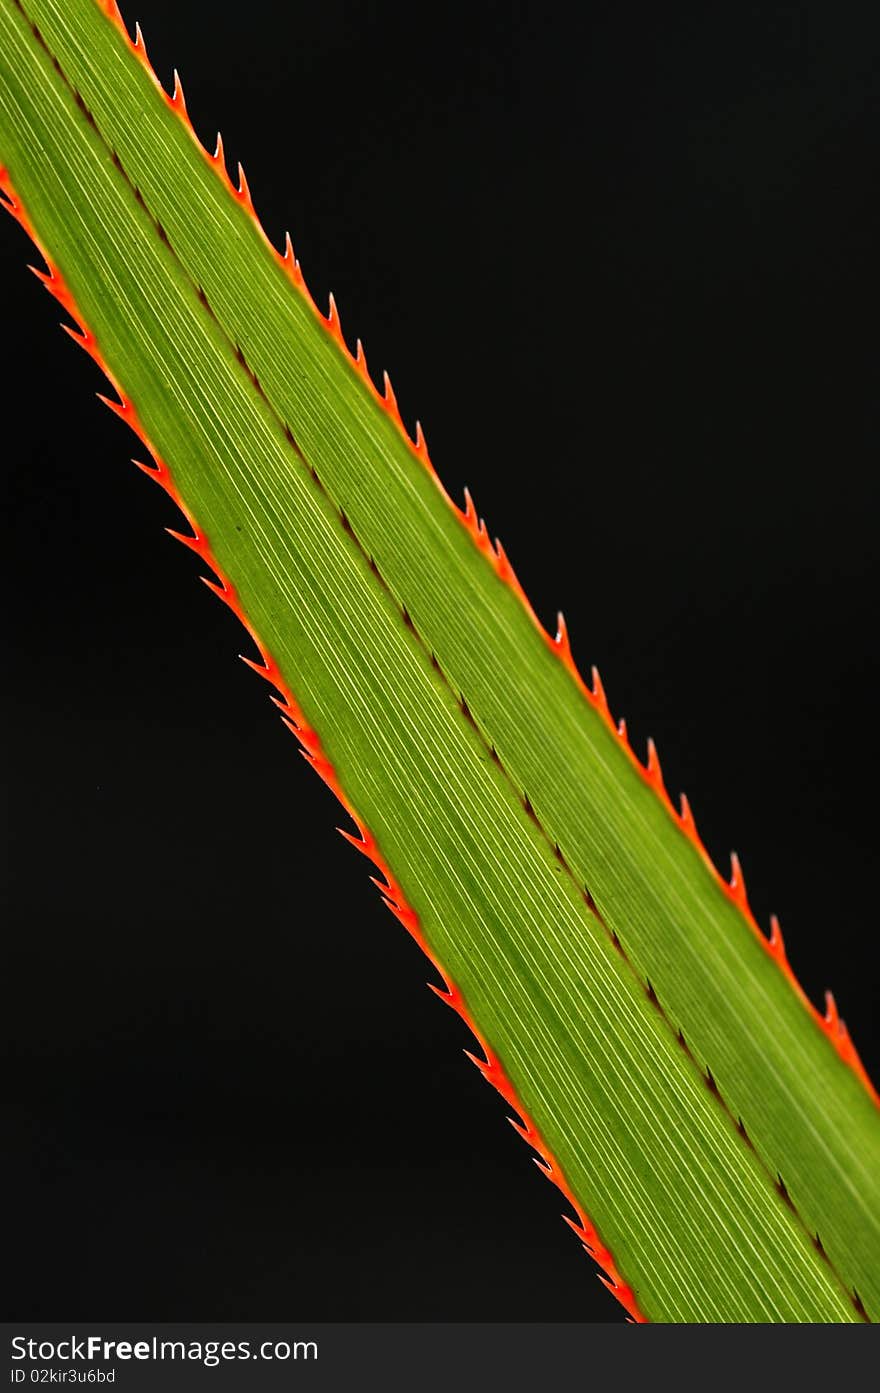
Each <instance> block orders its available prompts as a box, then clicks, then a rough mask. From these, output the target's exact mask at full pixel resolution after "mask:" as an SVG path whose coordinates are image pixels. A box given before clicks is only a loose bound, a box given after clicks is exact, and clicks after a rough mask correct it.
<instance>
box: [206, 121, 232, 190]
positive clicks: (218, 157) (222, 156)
mask: <svg viewBox="0 0 880 1393" xmlns="http://www.w3.org/2000/svg"><path fill="white" fill-rule="evenodd" d="M210 158H211V159H212V160H213V162H214V164H215V165H217V168H218V170H219V171H220V173H221V174H222V175H223V176H224V181H228V175H227V172H226V151H225V150H224V149H223V137H222V135H221V134H220V132H219V131H218V132H217V144H216V145H215V147H214V153H213V155H211V157H210Z"/></svg>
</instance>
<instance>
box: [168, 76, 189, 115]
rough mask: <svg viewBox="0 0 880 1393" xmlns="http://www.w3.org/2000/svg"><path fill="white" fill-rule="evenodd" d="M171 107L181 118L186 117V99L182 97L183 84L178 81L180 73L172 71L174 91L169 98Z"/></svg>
mask: <svg viewBox="0 0 880 1393" xmlns="http://www.w3.org/2000/svg"><path fill="white" fill-rule="evenodd" d="M169 101H170V102H171V105H172V106H173V107H174V108H175V110H176V111H178V112H179V113H180V115H181V116H186V114H187V112H186V98H185V97H184V95H183V83H182V82H181V80H180V73H179V72H178V71H177V69H176V68H175V69H174V91H173V92H172V93H171V96H170V98H169Z"/></svg>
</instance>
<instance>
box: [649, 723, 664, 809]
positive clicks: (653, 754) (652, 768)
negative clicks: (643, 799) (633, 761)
mask: <svg viewBox="0 0 880 1393" xmlns="http://www.w3.org/2000/svg"><path fill="white" fill-rule="evenodd" d="M645 768H646V773H647V775H648V779H649V780H650V782H651V783H652V784H653V785H654V787H655V788H656V789H657V791H658V792H659V791H660V790H661V789H662V790H663V794H664V797H665V793H666V790H665V788H664V784H663V770H662V769H661V768H660V756H659V755H658V753H657V746H656V745H655V744H654V741H653V740H652V739H651V737H650V735H649V736H648V763H647V765H646V766H645Z"/></svg>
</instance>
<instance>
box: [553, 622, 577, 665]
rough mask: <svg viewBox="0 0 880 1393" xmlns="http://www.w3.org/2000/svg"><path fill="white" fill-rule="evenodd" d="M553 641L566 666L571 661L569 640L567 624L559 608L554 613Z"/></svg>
mask: <svg viewBox="0 0 880 1393" xmlns="http://www.w3.org/2000/svg"><path fill="white" fill-rule="evenodd" d="M553 642H554V644H555V645H556V649H557V651H558V653H559V656H560V658H561V659H562V661H563V662H564V663H565V665H566V667H567V666H568V664H569V663H570V662H571V661H572V657H571V641H570V639H569V637H568V625H567V624H566V622H565V615H564V614H563V613H562V610H561V609H560V610H558V611H557V614H556V637H555V639H554V640H553Z"/></svg>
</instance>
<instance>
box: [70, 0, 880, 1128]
mask: <svg viewBox="0 0 880 1393" xmlns="http://www.w3.org/2000/svg"><path fill="white" fill-rule="evenodd" d="M96 3H97V4H98V5H99V7H100V8H101V10H102V11H103V12H104V13H105V14H106V15H107V17H108V18H109V19H110V20H111V21H112V22H113V24H114V25H115V26H116V28H117V29H118V30H119V32H120V34H121V35H122V37H123V38H124V40H125V42H126V44H127V45H128V47H129V49H130V50H131V52H132V53H133V54H134V55H135V57H136V58H137V59H138V61H139V62H140V63H141V64H142V66H143V67H144V68H145V69H146V71H147V72H148V73H149V75H150V77H151V78H152V79H153V81H154V82H155V84H156V86H157V87H158V89H159V91H160V92H161V94H162V96H163V97H164V99H165V101H166V102H167V103H168V105H169V106H170V107H171V108H172V110H173V111H175V112H176V114H177V115H178V116H179V117H180V119H181V121H182V122H183V124H184V126H185V127H186V129H187V131H188V132H189V133H190V135H191V136H192V138H193V140H194V141H195V143H196V146H197V147H198V149H199V151H200V152H201V153H202V155H203V156H204V157H205V159H206V160H207V161H208V163H209V164H210V165H211V167H212V168H213V169H214V171H215V172H216V174H217V175H218V176H219V178H220V180H221V182H222V183H223V184H224V186H225V187H226V189H227V190H228V191H229V193H230V195H231V196H232V198H233V199H234V200H235V202H236V203H238V204H240V205H241V206H242V207H243V208H244V209H245V211H246V212H247V214H248V216H249V217H250V218H251V220H252V222H253V224H254V226H255V227H256V229H257V231H258V232H259V234H260V236H261V237H262V239H263V241H264V242H265V244H266V246H267V247H268V248H269V251H270V252H271V253H272V255H273V256H274V257H275V259H276V260H277V261H278V262H279V263H280V264H281V266H282V267H283V268H284V270H285V271H286V273H287V275H288V277H289V278H290V280H291V282H292V283H293V285H294V287H295V289H296V290H297V291H298V292H299V293H300V294H301V295H302V296H303V297H304V298H305V300H306V302H307V303H308V305H309V306H310V307H311V309H312V310H313V311H314V313H315V315H316V317H317V319H318V321H319V322H320V323H321V325H322V326H323V327H324V329H325V330H326V331H327V333H329V335H330V337H331V338H332V339H333V340H334V342H335V343H336V344H337V345H338V347H339V348H340V349H341V350H342V353H343V354H344V355H345V357H346V359H347V360H348V362H349V363H350V364H351V366H352V367H353V368H354V370H355V371H356V372H357V373H358V375H359V376H360V377H361V378H362V379H363V381H364V383H365V385H366V386H367V387H368V389H369V390H370V392H372V394H373V397H374V398H375V400H376V401H377V402H378V404H379V406H381V407H382V409H383V410H384V411H385V412H386V413H387V415H388V416H389V417H390V419H391V420H392V421H393V423H394V425H395V426H396V427H397V429H398V430H399V432H400V435H401V436H402V438H403V439H404V441H405V442H406V444H407V445H408V446H409V448H410V450H411V451H412V452H413V454H414V455H415V457H416V458H417V459H418V460H419V462H420V463H421V464H422V465H423V466H424V468H425V469H426V470H427V471H428V473H429V474H430V476H431V478H432V479H433V480H434V482H435V483H436V485H437V487H438V488H439V490H440V492H441V494H442V495H443V498H444V499H445V500H446V502H447V503H448V505H449V507H450V508H451V509H452V511H453V512H454V513H455V516H456V517H457V518H458V519H459V521H460V522H461V523H462V525H463V526H464V527H465V529H466V530H467V532H468V533H469V534H470V536H471V538H472V539H473V541H474V544H475V545H476V547H477V548H478V550H479V551H480V552H482V554H483V556H485V558H486V560H487V561H488V562H489V563H490V565H491V566H492V568H493V570H494V571H495V573H496V575H497V576H498V578H499V580H501V581H502V582H503V583H504V584H505V585H507V586H508V587H509V588H510V589H511V590H512V591H513V593H514V594H515V595H516V596H517V598H518V599H519V600H520V601H521V603H522V605H523V607H524V609H525V610H526V612H527V614H528V615H529V617H530V618H531V620H532V621H533V623H534V624H535V625H536V627H537V629H538V631H539V632H540V634H541V636H542V638H543V639H544V640H545V642H546V643H547V644H548V646H549V647H550V649H551V650H552V651H553V652H554V653H555V654H556V655H557V656H558V657H559V658H560V660H561V661H562V663H563V666H564V667H565V668H566V669H567V671H568V672H569V673H570V674H571V676H572V678H573V679H574V682H575V684H576V686H577V688H578V690H579V691H580V692H581V693H582V695H583V696H584V697H585V698H586V700H587V702H588V703H589V705H590V706H591V707H592V708H593V709H594V710H596V711H598V712H599V714H600V716H602V717H603V719H604V720H605V722H606V724H607V725H608V728H609V730H610V731H611V733H612V734H613V735H614V736H615V737H616V739H617V740H618V741H619V743H620V744H621V745H622V747H623V749H624V750H625V752H626V754H627V756H628V757H629V759H630V761H631V763H632V764H633V766H634V767H635V768H636V769H637V770H638V772H639V774H640V775H641V776H642V778H643V779H644V780H645V782H646V783H647V784H648V785H649V786H650V787H651V788H653V789H654V791H655V793H656V794H657V795H658V797H659V798H660V801H661V803H662V804H663V805H664V807H665V808H666V809H667V811H668V812H669V814H670V815H671V817H672V818H673V820H674V822H675V824H676V826H677V827H678V828H679V830H680V831H681V832H682V833H683V834H684V835H685V837H687V839H688V841H690V842H691V843H692V844H693V846H694V847H696V849H697V851H698V852H699V853H700V856H701V858H702V860H703V861H704V862H705V864H706V866H707V867H708V869H709V872H710V874H711V875H712V877H713V879H714V880H716V881H717V883H718V885H719V886H720V887H721V889H722V891H723V892H724V894H725V895H726V896H727V898H728V899H729V900H731V902H732V903H733V904H734V905H736V906H737V908H738V909H740V910H741V912H742V914H743V917H744V919H745V921H746V924H747V925H748V927H749V929H750V930H751V931H752V932H753V933H754V934H755V935H756V937H757V939H758V941H759V942H760V944H761V946H762V947H763V948H764V950H765V951H766V952H767V954H768V955H769V956H770V957H771V958H772V959H773V961H774V962H775V963H776V964H777V965H778V967H779V968H780V970H781V971H782V973H783V976H784V977H785V978H786V980H787V981H788V982H789V984H790V985H791V987H792V988H793V990H794V992H795V994H796V995H797V996H798V997H799V999H800V1000H801V1002H802V1003H803V1005H804V1006H805V1007H806V1009H807V1010H808V1011H809V1013H810V1015H811V1016H812V1018H813V1020H814V1021H815V1022H816V1024H817V1025H818V1027H819V1029H820V1030H821V1031H822V1032H823V1034H824V1035H825V1036H827V1038H828V1039H829V1040H830V1042H831V1044H832V1045H833V1046H834V1049H835V1050H836V1051H837V1053H838V1054H839V1056H840V1058H841V1059H842V1060H843V1062H844V1063H845V1064H847V1065H848V1066H849V1068H851V1069H852V1070H853V1072H854V1073H855V1074H856V1075H857V1077H858V1078H859V1079H860V1080H861V1082H862V1083H863V1084H864V1086H865V1088H866V1089H867V1091H868V1093H869V1094H870V1096H871V1097H872V1098H873V1099H874V1102H875V1103H877V1104H878V1106H880V1094H878V1093H877V1090H876V1089H875V1088H874V1085H873V1084H872V1082H871V1080H870V1078H869V1077H868V1073H867V1070H866V1069H865V1066H864V1065H863V1064H862V1061H861V1059H860V1058H859V1055H858V1052H857V1051H856V1048H855V1045H854V1044H853V1042H852V1040H851V1039H850V1035H849V1032H848V1030H847V1028H846V1025H845V1024H844V1022H843V1021H842V1020H841V1019H840V1017H839V1016H838V1014H837V1008H836V1006H835V1005H834V998H833V997H832V996H831V993H830V992H828V993H826V1011H825V1014H824V1015H823V1014H822V1013H821V1012H820V1011H818V1010H817V1009H816V1007H815V1006H814V1005H813V1003H812V1002H811V1001H810V999H809V997H808V996H807V994H806V992H805V991H804V989H803V987H802V986H801V984H800V983H799V982H798V980H797V978H796V976H795V974H794V972H793V970H792V968H791V965H790V964H789V962H788V959H787V957H786V954H785V948H784V946H783V943H782V935H781V933H780V932H779V925H778V922H777V921H776V919H775V917H774V918H773V919H772V921H771V935H770V938H769V939H768V938H767V936H766V934H764V933H763V932H762V930H761V928H760V927H759V925H758V924H757V922H756V920H755V918H754V916H753V914H752V912H751V910H750V908H749V905H748V900H747V899H746V894H745V886H744V883H743V879H742V870H741V868H740V866H739V862H738V860H737V858H736V855H735V854H734V855H733V856H732V858H731V866H732V874H731V879H730V881H727V880H725V878H724V876H723V875H722V874H721V872H720V871H719V870H718V868H717V866H716V865H715V863H714V861H713V860H712V858H711V857H710V856H709V853H708V852H707V850H706V848H705V846H704V845H703V841H702V839H701V837H700V835H699V833H698V832H697V828H696V824H695V822H694V819H693V814H692V813H691V809H690V805H689V803H688V801H687V798H686V797H685V795H684V794H682V795H681V811H680V812H678V811H677V810H676V808H675V807H674V806H673V804H672V802H671V800H670V798H669V795H668V793H667V792H666V788H665V785H664V783H663V776H662V774H661V772H660V761H659V759H658V757H657V751H656V748H655V746H654V742H653V741H652V740H649V742H648V763H647V765H643V764H642V762H641V760H640V759H639V758H638V756H637V755H636V753H635V751H634V750H633V748H632V746H631V745H630V743H629V740H628V738H627V733H626V724H625V722H624V721H622V720H621V721H620V722H619V723H617V724H615V722H614V719H613V717H612V715H611V712H610V710H609V707H608V701H607V699H606V697H605V692H604V690H603V688H602V683H601V681H600V678H599V674H598V672H597V670H596V668H595V667H594V668H593V669H592V681H593V685H592V687H590V686H588V685H587V683H586V682H585V681H584V679H583V677H582V676H581V673H580V671H579V669H578V667H577V664H576V662H575V660H574V657H573V655H572V651H571V645H570V643H569V638H568V632H567V629H566V626H565V620H564V618H563V616H562V613H561V612H560V614H559V625H558V630H557V633H556V636H555V638H554V637H553V636H551V635H550V634H549V633H548V632H547V630H546V629H545V628H544V626H543V624H542V623H541V621H540V620H539V618H538V616H537V615H536V613H535V611H534V609H533V607H532V604H531V601H530V600H529V598H528V596H527V595H526V593H525V591H524V590H523V587H522V586H521V585H520V582H519V580H518V579H517V576H516V572H515V571H514V569H513V567H512V566H511V564H510V561H509V560H508V557H507V554H506V552H505V551H504V548H503V546H502V545H501V542H500V541H499V540H498V538H497V537H496V538H495V540H494V542H493V540H492V539H491V538H490V536H489V533H488V531H487V528H486V524H485V522H484V521H483V519H482V518H481V517H479V516H478V514H477V510H476V508H475V506H474V503H473V499H472V498H471V495H470V493H469V491H468V490H467V489H465V493H464V500H465V506H464V508H463V509H462V508H459V507H458V505H457V503H455V502H454V500H453V499H452V498H450V496H449V494H448V493H447V492H446V489H445V487H444V485H443V483H442V481H441V479H440V477H439V475H438V474H437V471H436V470H435V468H434V466H433V464H432V463H431V458H430V456H429V454H428V446H427V443H426V441H425V437H424V433H423V431H422V427H421V424H420V423H419V422H418V421H416V433H415V440H412V439H411V438H410V435H409V432H408V431H407V429H406V426H405V425H404V423H403V419H402V417H401V415H400V411H399V409H398V406H397V399H396V397H395V395H394V391H393V388H392V386H391V381H390V378H389V376H388V374H387V372H386V373H384V375H383V385H384V392H380V391H379V390H378V388H377V387H376V385H375V383H374V382H373V379H372V377H371V376H370V373H369V371H368V369H367V359H366V356H365V354H364V350H363V345H362V344H361V341H360V339H358V341H357V344H356V349H355V352H354V353H352V352H351V350H350V349H349V347H348V344H347V343H346V341H345V337H344V335H343V332H342V325H341V324H340V320H339V311H338V310H337V308H336V301H335V300H334V298H333V296H332V295H331V296H330V307H329V312H328V313H327V314H326V315H325V314H322V313H321V311H320V310H319V309H318V306H317V305H316V304H315V302H314V300H313V299H312V296H311V293H310V291H309V288H308V286H307V285H306V282H305V278H304V276H303V273H302V268H301V267H300V264H299V262H298V261H297V259H296V257H295V256H294V252H293V244H292V242H291V240H290V233H286V234H285V242H284V251H283V252H279V251H278V249H277V248H276V247H275V246H273V244H272V242H271V241H270V240H269V238H268V237H267V236H266V232H265V230H264V228H263V225H262V223H261V222H260V219H259V217H258V216H257V213H256V210H255V208H254V205H253V200H252V199H251V194H250V190H249V188H248V184H247V179H246V178H245V173H244V170H243V168H242V166H241V165H240V164H239V166H238V187H236V186H235V184H234V183H233V182H232V180H231V179H230V177H229V171H228V170H227V168H226V161H225V158H224V153H223V139H222V137H221V136H220V135H219V134H218V136H217V145H216V148H215V151H214V154H213V155H212V154H210V153H209V152H208V151H207V150H206V149H205V147H204V146H203V145H202V143H201V141H200V140H199V137H198V135H197V134H196V132H195V129H194V128H193V125H192V122H191V121H190V119H189V115H188V113H187V110H186V102H185V100H184V95H183V87H182V85H181V82H180V77H179V75H178V73H177V69H175V70H174V91H173V93H172V95H171V96H169V95H168V93H167V92H166V91H165V88H164V87H163V86H162V84H161V82H160V81H159V79H158V77H157V76H156V73H155V72H154V70H153V67H152V64H151V63H150V60H149V58H148V57H147V50H146V47H145V45H144V38H143V34H142V33H141V29H140V25H135V37H134V39H132V38H131V36H130V35H129V32H128V29H127V28H126V25H125V21H124V20H123V18H122V15H121V13H120V11H119V6H118V4H117V3H116V0H96Z"/></svg>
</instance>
